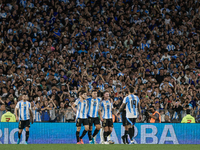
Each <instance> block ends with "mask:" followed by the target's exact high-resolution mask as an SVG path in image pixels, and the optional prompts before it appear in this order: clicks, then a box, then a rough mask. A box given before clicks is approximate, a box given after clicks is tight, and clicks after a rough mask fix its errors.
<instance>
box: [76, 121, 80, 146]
mask: <svg viewBox="0 0 200 150" xmlns="http://www.w3.org/2000/svg"><path fill="white" fill-rule="evenodd" d="M76 127H77V128H76V140H77V144H81V143H80V141H79V135H80V131H81V119H79V118H78V119H77V120H76Z"/></svg>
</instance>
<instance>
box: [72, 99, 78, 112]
mask: <svg viewBox="0 0 200 150" xmlns="http://www.w3.org/2000/svg"><path fill="white" fill-rule="evenodd" d="M77 104H78V102H77V101H75V102H74V103H73V105H72V109H73V110H74V112H76V111H77V109H76V106H77Z"/></svg>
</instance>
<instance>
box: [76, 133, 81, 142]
mask: <svg viewBox="0 0 200 150" xmlns="http://www.w3.org/2000/svg"><path fill="white" fill-rule="evenodd" d="M79 133H80V132H79V131H76V140H77V142H79Z"/></svg>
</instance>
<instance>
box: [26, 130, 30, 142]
mask: <svg viewBox="0 0 200 150" xmlns="http://www.w3.org/2000/svg"><path fill="white" fill-rule="evenodd" d="M28 138H29V131H26V142H27V141H28Z"/></svg>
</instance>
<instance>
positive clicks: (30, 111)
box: [29, 109, 33, 124]
mask: <svg viewBox="0 0 200 150" xmlns="http://www.w3.org/2000/svg"><path fill="white" fill-rule="evenodd" d="M29 113H30V121H31V123H32V124H33V113H32V110H31V109H29Z"/></svg>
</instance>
